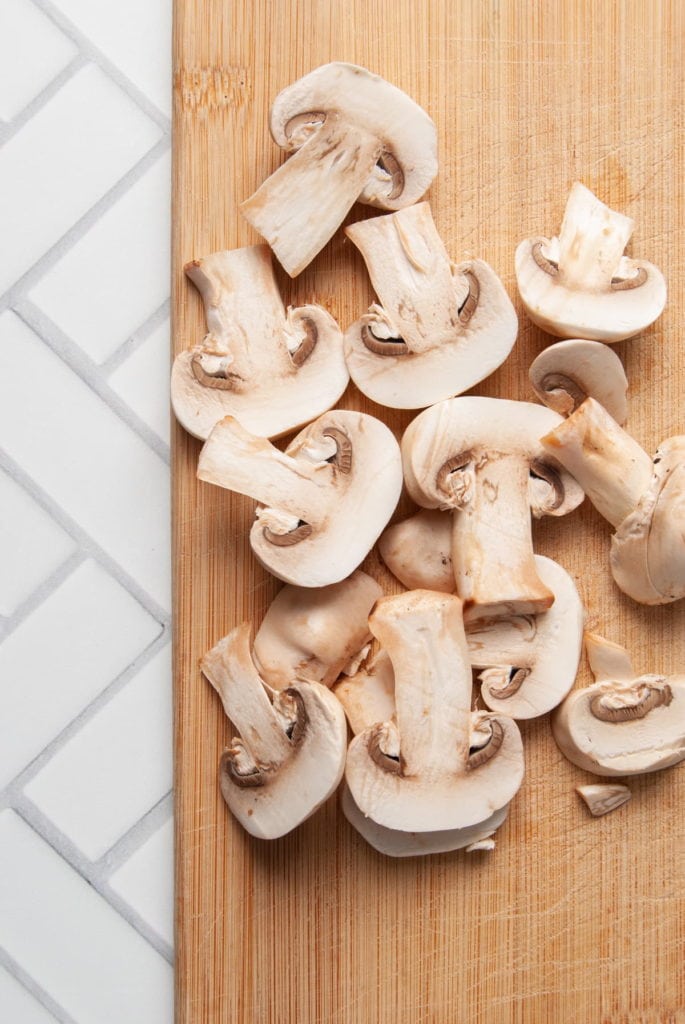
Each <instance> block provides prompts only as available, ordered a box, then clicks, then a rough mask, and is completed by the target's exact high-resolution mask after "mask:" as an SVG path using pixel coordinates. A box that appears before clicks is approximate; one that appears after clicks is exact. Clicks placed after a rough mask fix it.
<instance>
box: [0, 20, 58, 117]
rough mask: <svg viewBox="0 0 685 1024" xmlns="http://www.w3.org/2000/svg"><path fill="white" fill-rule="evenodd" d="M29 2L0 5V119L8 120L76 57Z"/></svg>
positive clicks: (53, 26)
mask: <svg viewBox="0 0 685 1024" xmlns="http://www.w3.org/2000/svg"><path fill="white" fill-rule="evenodd" d="M76 53H77V50H76V47H75V46H74V44H73V43H72V42H71V40H70V39H67V37H66V36H65V35H64V34H63V33H62V32H60V30H59V29H58V28H57V27H56V26H55V25H54V24H53V23H52V22H51V21H50V19H49V18H47V17H46V16H45V15H44V14H43V13H42V11H39V10H38V8H37V7H36V5H35V4H33V3H32V2H31V0H2V3H0V119H2V120H3V121H11V120H12V119H13V118H14V117H16V115H17V114H19V113H21V111H22V110H23V109H24V107H25V106H26V105H27V104H28V103H30V102H31V100H32V99H34V98H35V97H36V96H37V95H38V93H40V92H42V91H43V89H44V88H45V87H46V85H49V84H50V82H51V81H52V79H53V78H54V77H55V75H58V74H59V72H60V71H62V69H63V68H65V67H66V66H67V64H69V63H70V61H71V60H73V58H74V57H75V56H76Z"/></svg>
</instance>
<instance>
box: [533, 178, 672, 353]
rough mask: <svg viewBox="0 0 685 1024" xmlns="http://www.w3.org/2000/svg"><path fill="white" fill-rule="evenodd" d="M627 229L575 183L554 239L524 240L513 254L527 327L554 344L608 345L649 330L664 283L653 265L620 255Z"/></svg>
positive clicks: (662, 296)
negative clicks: (574, 341) (546, 334)
mask: <svg viewBox="0 0 685 1024" xmlns="http://www.w3.org/2000/svg"><path fill="white" fill-rule="evenodd" d="M633 227H634V222H633V221H632V220H631V219H630V217H626V216H624V215H623V214H621V213H615V212H614V211H613V210H610V209H609V207H608V206H605V205H604V203H602V202H601V201H600V200H599V199H598V198H597V197H596V196H595V195H593V193H592V192H591V191H590V190H589V189H588V188H586V187H585V185H581V184H580V182H576V183H575V184H574V185H573V187H572V189H571V192H570V195H569V197H568V202H567V203H566V210H565V212H564V219H563V221H562V225H561V231H560V232H559V236H558V237H555V238H552V239H548V238H541V237H536V238H528V239H526V240H525V241H524V242H521V244H520V245H519V247H518V248H517V250H516V280H517V282H518V288H519V292H520V294H521V298H522V300H523V304H524V306H525V308H526V312H527V313H528V316H529V317H530V319H531V320H532V321H533V323H534V324H537V325H538V327H542V329H543V330H544V331H549V333H550V334H556V335H558V337H560V338H588V339H590V340H592V341H603V342H608V343H611V342H615V341H622V340H623V339H624V338H632V337H633V335H635V334H638V333H639V332H640V331H642V330H644V329H645V327H648V326H649V325H650V324H651V323H653V322H654V321H655V320H656V318H657V317H658V316H659V315H660V313H661V312H662V311H663V308H664V306H665V304H666V283H665V281H664V278H663V276H662V274H661V271H660V270H658V269H657V268H656V267H655V266H654V265H653V264H651V263H647V261H646V260H635V259H629V258H628V257H627V256H624V255H623V253H624V250H625V247H626V245H627V244H628V241H629V240H630V236H631V235H632V233H633Z"/></svg>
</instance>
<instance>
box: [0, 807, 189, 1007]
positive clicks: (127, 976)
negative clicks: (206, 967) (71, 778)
mask: <svg viewBox="0 0 685 1024" xmlns="http://www.w3.org/2000/svg"><path fill="white" fill-rule="evenodd" d="M0 945H2V946H3V947H4V948H5V949H6V950H7V952H8V953H9V954H10V956H12V957H13V958H14V960H16V961H17V962H18V963H19V964H20V965H21V967H22V968H23V969H24V970H25V971H26V972H27V973H28V974H29V975H30V976H31V977H32V978H33V979H34V980H35V981H36V982H38V984H39V985H41V986H42V988H43V989H44V990H45V991H46V992H47V993H48V994H49V995H50V996H51V997H52V998H53V999H54V1000H55V1002H56V1003H58V1005H60V1006H62V1007H63V1008H64V1009H65V1010H66V1012H67V1013H68V1014H70V1015H71V1016H72V1017H73V1019H74V1020H75V1021H76V1022H77V1024H124V1022H125V1024H171V1021H172V1014H173V994H172V969H171V967H170V966H169V964H168V963H167V962H166V961H165V960H164V959H163V958H162V957H161V956H160V955H159V953H157V952H156V950H154V949H153V948H152V946H150V945H149V944H148V943H147V942H146V941H145V939H143V938H142V937H141V936H140V935H139V934H138V933H137V932H136V931H135V930H134V929H133V928H131V926H130V925H129V924H127V923H126V922H125V921H124V920H123V918H121V917H120V916H119V915H118V914H117V913H116V911H115V910H113V909H112V907H110V906H109V904H108V903H106V902H105V900H104V899H103V898H102V897H101V896H100V895H99V894H98V893H97V892H96V891H95V890H94V889H93V888H92V887H91V886H90V885H89V884H88V883H87V882H86V881H85V880H84V879H83V878H81V877H80V876H79V875H77V874H76V872H75V871H74V870H73V869H72V868H71V867H69V865H68V864H67V863H66V862H65V861H63V860H62V859H61V857H60V856H59V855H58V854H57V853H56V852H55V851H54V850H53V849H52V848H51V847H50V846H48V845H47V843H45V842H44V841H43V840H42V839H41V838H40V837H39V836H38V835H37V834H36V833H35V832H34V831H33V830H32V829H31V828H30V827H29V826H28V825H27V824H26V823H25V822H24V821H23V820H22V819H21V818H20V817H19V816H18V815H17V814H15V813H14V812H13V811H5V812H4V813H3V814H1V815H0ZM12 1024H18V1022H15V1021H12Z"/></svg>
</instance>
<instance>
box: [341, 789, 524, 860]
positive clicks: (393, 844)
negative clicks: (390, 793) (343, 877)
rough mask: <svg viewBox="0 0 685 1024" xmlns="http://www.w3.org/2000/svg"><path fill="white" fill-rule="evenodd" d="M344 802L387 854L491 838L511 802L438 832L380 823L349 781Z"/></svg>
mask: <svg viewBox="0 0 685 1024" xmlns="http://www.w3.org/2000/svg"><path fill="white" fill-rule="evenodd" d="M341 806H342V810H343V814H344V815H345V817H346V818H347V820H348V821H349V823H350V825H352V827H353V828H355V829H356V830H357V832H359V834H360V835H361V836H362V838H363V839H365V840H366V842H367V843H368V844H369V846H372V847H373V848H374V850H377V851H378V852H379V853H383V854H385V855H386V856H387V857H421V856H424V855H426V854H430V853H450V852H451V851H452V850H462V849H464V847H466V846H470V845H471V844H472V843H477V842H480V841H482V840H483V839H489V838H490V836H492V835H494V834H495V831H496V830H497V829H498V828H499V826H500V825H501V824H502V822H503V821H504V820H505V819H506V817H507V814H508V813H509V804H507V805H506V806H505V807H500V808H499V810H497V811H494V812H493V813H492V814H491V815H490V816H489V817H488V818H486V819H485V820H484V821H481V822H478V823H476V824H475V825H467V826H466V827H465V828H455V829H442V830H440V831H438V832H400V831H398V830H396V829H391V828H385V827H384V826H383V825H378V824H377V823H376V822H375V821H373V819H372V818H367V817H366V816H365V815H364V814H362V812H361V811H360V810H359V808H358V807H357V805H356V803H355V802H354V797H353V796H352V794H351V793H350V790H349V788H348V787H347V786H346V785H343V787H342V794H341Z"/></svg>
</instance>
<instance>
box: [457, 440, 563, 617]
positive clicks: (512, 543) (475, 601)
mask: <svg viewBox="0 0 685 1024" xmlns="http://www.w3.org/2000/svg"><path fill="white" fill-rule="evenodd" d="M474 472H475V484H474V487H473V495H472V498H471V500H470V501H469V502H468V503H467V504H465V505H464V506H463V507H462V508H460V509H459V511H457V512H456V513H455V514H454V517H453V527H452V564H453V566H454V574H455V578H456V581H457V593H458V594H459V596H460V597H461V598H462V600H463V601H464V603H465V607H466V608H467V609H468V611H469V619H474V618H481V617H497V616H500V615H503V614H517V615H530V614H536V613H538V612H541V611H545V610H546V609H547V608H549V607H550V605H551V604H552V603H553V601H554V594H553V593H552V592H551V590H549V589H548V588H547V587H546V586H545V585H544V583H543V582H542V580H541V579H540V577H539V575H538V572H537V569H536V567H535V555H534V552H533V540H532V528H531V521H530V502H529V497H528V483H529V468H528V464H527V463H526V462H525V461H524V460H522V459H521V457H520V456H519V455H502V454H499V453H493V457H492V458H490V457H484V458H483V459H482V460H481V462H480V464H477V465H476V466H475V469H474Z"/></svg>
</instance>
